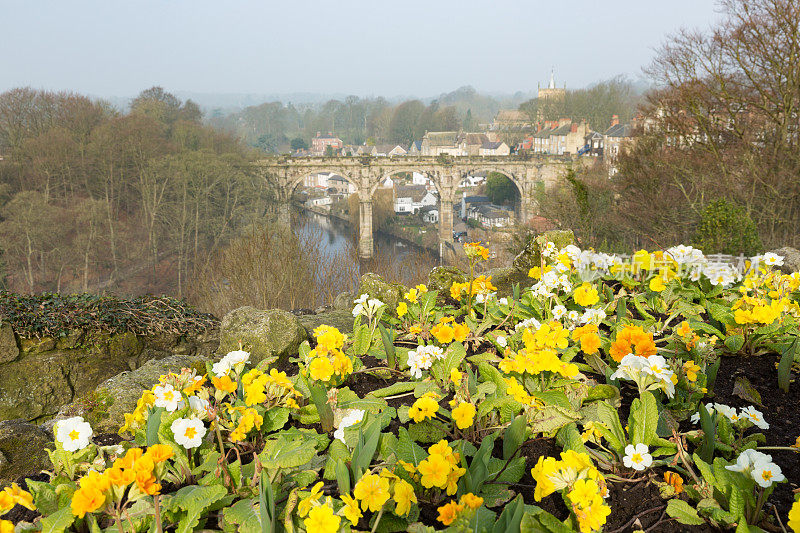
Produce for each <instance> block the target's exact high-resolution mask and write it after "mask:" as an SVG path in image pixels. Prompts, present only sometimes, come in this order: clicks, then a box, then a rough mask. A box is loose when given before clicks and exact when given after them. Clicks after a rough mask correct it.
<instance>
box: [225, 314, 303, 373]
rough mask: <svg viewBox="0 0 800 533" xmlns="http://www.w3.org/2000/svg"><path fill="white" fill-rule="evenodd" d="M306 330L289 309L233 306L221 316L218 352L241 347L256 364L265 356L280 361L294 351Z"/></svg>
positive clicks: (295, 351)
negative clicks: (232, 308)
mask: <svg viewBox="0 0 800 533" xmlns="http://www.w3.org/2000/svg"><path fill="white" fill-rule="evenodd" d="M306 337H307V335H306V330H305V328H304V327H303V325H302V324H300V321H299V320H298V319H297V317H296V316H294V315H293V314H291V313H287V312H286V311H281V310H279V309H268V310H266V311H261V310H258V309H256V308H254V307H249V306H248V307H240V308H239V309H234V310H233V311H231V312H230V313H228V314H227V315H225V318H223V319H222V325H221V326H220V340H219V353H220V354H226V353H228V352H230V351H233V350H238V349H239V346H240V345H241V349H243V350H245V351H248V352H250V361H251V362H252V363H253V364H254V365H255V364H257V363H259V362H261V361H262V360H264V359H273V358H277V359H278V360H279V361H283V360H285V359H286V358H288V357H289V355H292V354H296V353H297V348H298V347H299V346H300V343H301V342H303V341H304V340H305V339H306Z"/></svg>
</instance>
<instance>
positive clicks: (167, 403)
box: [153, 384, 181, 413]
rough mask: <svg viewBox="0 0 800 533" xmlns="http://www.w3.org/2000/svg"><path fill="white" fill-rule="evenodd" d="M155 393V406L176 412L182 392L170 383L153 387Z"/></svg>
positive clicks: (169, 411)
mask: <svg viewBox="0 0 800 533" xmlns="http://www.w3.org/2000/svg"><path fill="white" fill-rule="evenodd" d="M153 395H154V396H155V398H156V400H155V406H156V407H163V408H164V410H165V411H166V412H168V413H174V412H175V411H176V410H177V409H178V406H179V404H180V403H181V393H180V392H179V391H176V390H175V389H174V388H173V387H172V385H169V384H167V385H156V386H155V387H153Z"/></svg>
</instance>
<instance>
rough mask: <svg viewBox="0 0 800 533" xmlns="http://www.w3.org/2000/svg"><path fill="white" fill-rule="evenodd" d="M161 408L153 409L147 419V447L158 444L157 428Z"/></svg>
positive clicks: (159, 422) (162, 409)
mask: <svg viewBox="0 0 800 533" xmlns="http://www.w3.org/2000/svg"><path fill="white" fill-rule="evenodd" d="M163 412H164V408H163V407H155V408H154V409H153V410H152V411H150V415H149V416H148V417H147V433H146V434H147V445H148V446H152V445H153V444H158V428H159V427H160V426H161V413H163Z"/></svg>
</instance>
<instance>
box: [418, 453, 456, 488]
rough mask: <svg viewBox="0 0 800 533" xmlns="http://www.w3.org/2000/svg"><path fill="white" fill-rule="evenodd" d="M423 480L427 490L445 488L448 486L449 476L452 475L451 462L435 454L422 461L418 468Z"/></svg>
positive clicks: (421, 480)
mask: <svg viewBox="0 0 800 533" xmlns="http://www.w3.org/2000/svg"><path fill="white" fill-rule="evenodd" d="M417 470H419V473H420V475H421V476H422V478H421V479H420V482H421V483H422V486H423V487H425V488H426V489H429V488H431V487H438V488H440V489H441V488H444V487H445V486H446V485H447V476H448V474H450V470H451V468H450V462H449V461H448V460H447V459H446V458H445V457H444V456H443V455H440V454H438V453H433V454H431V455H429V456H428V458H427V459H424V460H422V461H420V463H419V466H418V467H417Z"/></svg>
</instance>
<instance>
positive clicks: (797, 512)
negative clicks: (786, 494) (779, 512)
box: [787, 499, 800, 531]
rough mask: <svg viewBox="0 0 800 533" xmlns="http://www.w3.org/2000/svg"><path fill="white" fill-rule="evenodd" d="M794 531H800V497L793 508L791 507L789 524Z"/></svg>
mask: <svg viewBox="0 0 800 533" xmlns="http://www.w3.org/2000/svg"><path fill="white" fill-rule="evenodd" d="M787 525H788V526H789V527H790V528H792V531H800V499H797V500H795V501H794V504H793V505H792V508H791V509H789V523H788V524H787Z"/></svg>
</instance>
